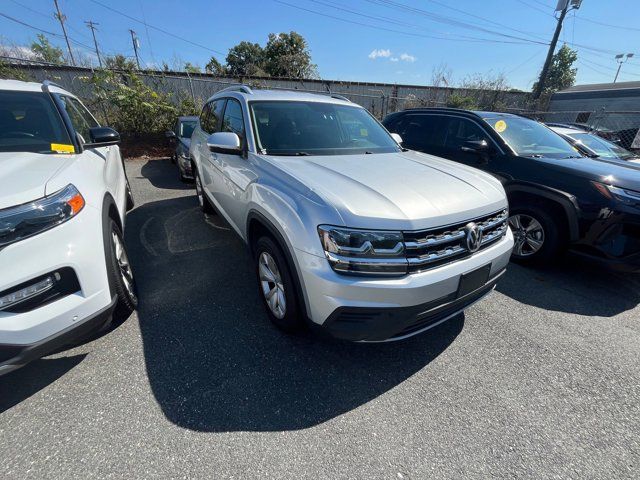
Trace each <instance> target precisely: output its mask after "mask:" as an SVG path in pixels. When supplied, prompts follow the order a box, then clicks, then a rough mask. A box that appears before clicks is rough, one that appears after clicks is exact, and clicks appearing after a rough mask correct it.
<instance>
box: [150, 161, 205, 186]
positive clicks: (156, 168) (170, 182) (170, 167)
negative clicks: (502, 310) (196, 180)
mask: <svg viewBox="0 0 640 480" xmlns="http://www.w3.org/2000/svg"><path fill="white" fill-rule="evenodd" d="M140 172H141V173H142V176H143V177H144V178H146V179H147V180H149V181H150V182H151V184H152V185H153V186H154V187H156V188H163V189H166V190H191V189H193V184H189V183H183V182H180V181H179V180H178V178H179V172H178V166H177V165H174V164H173V163H171V159H169V158H163V159H160V160H149V161H147V163H145V164H144V165H143V166H142V169H141V170H140ZM170 172H173V175H171V173H170Z"/></svg>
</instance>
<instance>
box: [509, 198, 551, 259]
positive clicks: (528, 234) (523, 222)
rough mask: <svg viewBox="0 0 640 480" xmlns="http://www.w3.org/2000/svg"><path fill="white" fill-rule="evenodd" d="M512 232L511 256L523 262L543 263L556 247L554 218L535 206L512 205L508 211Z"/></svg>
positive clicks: (549, 257)
mask: <svg viewBox="0 0 640 480" xmlns="http://www.w3.org/2000/svg"><path fill="white" fill-rule="evenodd" d="M509 226H510V227H511V231H512V232H513V236H514V242H515V243H514V247H513V253H512V254H511V259H512V260H513V261H514V262H517V263H521V264H523V265H544V264H547V263H549V262H550V261H551V260H553V259H554V258H555V257H556V256H557V254H558V253H559V251H560V246H561V235H560V227H559V225H558V222H557V220H556V219H555V218H554V217H553V216H552V215H550V214H549V213H547V212H546V211H545V210H543V209H542V208H541V207H538V206H533V205H532V206H516V207H515V208H513V210H511V212H510V213H509Z"/></svg>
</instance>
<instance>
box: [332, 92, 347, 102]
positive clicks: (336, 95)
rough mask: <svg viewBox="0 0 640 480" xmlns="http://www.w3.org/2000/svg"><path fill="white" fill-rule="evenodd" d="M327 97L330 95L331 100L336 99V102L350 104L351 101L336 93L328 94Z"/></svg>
mask: <svg viewBox="0 0 640 480" xmlns="http://www.w3.org/2000/svg"><path fill="white" fill-rule="evenodd" d="M329 95H331V98H337V99H338V100H344V101H345V102H349V103H351V100H349V99H348V98H347V97H345V96H344V95H338V94H337V93H330V94H329Z"/></svg>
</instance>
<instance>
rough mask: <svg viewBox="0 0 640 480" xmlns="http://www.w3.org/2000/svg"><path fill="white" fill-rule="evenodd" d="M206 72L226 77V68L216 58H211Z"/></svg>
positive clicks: (206, 66)
mask: <svg viewBox="0 0 640 480" xmlns="http://www.w3.org/2000/svg"><path fill="white" fill-rule="evenodd" d="M204 70H205V72H207V73H212V74H213V75H218V76H223V75H225V74H226V73H227V72H226V68H225V67H224V65H222V64H221V63H220V62H219V61H218V60H217V59H216V58H215V57H211V60H209V63H207V64H206V65H205V67H204Z"/></svg>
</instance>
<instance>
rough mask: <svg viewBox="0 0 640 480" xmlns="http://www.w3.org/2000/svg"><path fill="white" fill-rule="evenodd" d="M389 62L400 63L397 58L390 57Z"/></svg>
mask: <svg viewBox="0 0 640 480" xmlns="http://www.w3.org/2000/svg"><path fill="white" fill-rule="evenodd" d="M389 60H391V61H392V62H398V61H400V59H399V58H398V57H391V58H390V59H389Z"/></svg>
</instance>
